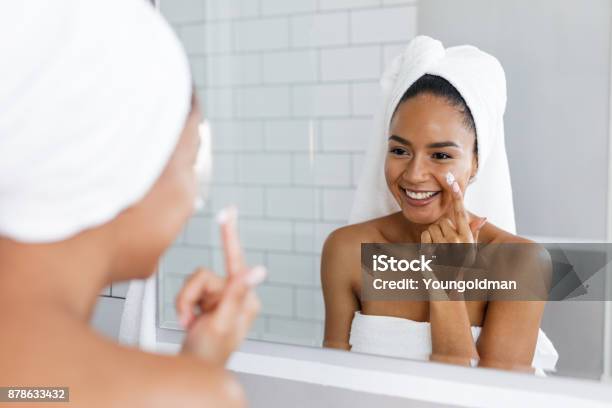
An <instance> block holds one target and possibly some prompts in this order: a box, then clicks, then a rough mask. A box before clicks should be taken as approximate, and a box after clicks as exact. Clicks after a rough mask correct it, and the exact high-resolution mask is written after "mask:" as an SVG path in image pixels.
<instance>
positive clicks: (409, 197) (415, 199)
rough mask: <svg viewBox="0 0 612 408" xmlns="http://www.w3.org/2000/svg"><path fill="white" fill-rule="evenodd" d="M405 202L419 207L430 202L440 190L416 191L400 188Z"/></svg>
mask: <svg viewBox="0 0 612 408" xmlns="http://www.w3.org/2000/svg"><path fill="white" fill-rule="evenodd" d="M402 191H403V192H404V197H405V198H406V202H407V203H408V204H410V205H412V206H417V207H421V206H424V205H427V204H429V203H431V202H432V201H433V200H435V198H436V197H437V196H438V195H439V194H440V191H417V190H410V189H405V188H402Z"/></svg>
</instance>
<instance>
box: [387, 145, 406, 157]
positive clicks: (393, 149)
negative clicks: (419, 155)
mask: <svg viewBox="0 0 612 408" xmlns="http://www.w3.org/2000/svg"><path fill="white" fill-rule="evenodd" d="M389 153H391V154H394V155H396V156H405V155H407V154H410V153H409V152H408V150H406V149H404V148H401V147H391V148H390V149H389Z"/></svg>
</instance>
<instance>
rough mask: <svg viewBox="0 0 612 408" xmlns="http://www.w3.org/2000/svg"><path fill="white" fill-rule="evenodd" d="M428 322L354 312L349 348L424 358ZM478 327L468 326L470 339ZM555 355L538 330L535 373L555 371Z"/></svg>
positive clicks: (428, 351) (427, 350)
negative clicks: (470, 327)
mask: <svg viewBox="0 0 612 408" xmlns="http://www.w3.org/2000/svg"><path fill="white" fill-rule="evenodd" d="M430 326H431V325H430V324H429V322H416V321H414V320H409V319H402V318H398V317H390V316H371V315H363V314H361V313H360V312H356V313H355V316H354V317H353V323H352V325H351V336H350V339H349V344H350V345H351V351H355V352H359V353H368V354H377V355H383V356H388V357H400V358H409V359H412V360H422V361H428V360H429V355H430V354H431V327H430ZM481 329H482V328H481V327H477V326H472V336H473V338H474V341H476V340H477V339H478V337H479V336H480V331H481ZM558 359H559V354H558V353H557V350H555V347H554V346H553V344H552V342H551V341H550V340H549V339H548V337H546V334H545V333H544V332H543V331H542V330H540V332H539V333H538V341H537V344H536V348H535V354H534V356H533V362H532V367H533V368H535V373H536V375H540V376H543V375H545V373H546V372H551V371H555V366H556V364H557V360H558Z"/></svg>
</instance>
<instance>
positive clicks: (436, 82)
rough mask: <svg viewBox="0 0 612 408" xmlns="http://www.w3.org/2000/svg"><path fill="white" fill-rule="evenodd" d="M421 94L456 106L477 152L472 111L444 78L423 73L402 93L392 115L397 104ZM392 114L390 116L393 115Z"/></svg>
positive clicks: (476, 137)
mask: <svg viewBox="0 0 612 408" xmlns="http://www.w3.org/2000/svg"><path fill="white" fill-rule="evenodd" d="M421 94H430V95H434V96H439V97H442V98H444V99H445V100H446V101H447V102H448V103H449V104H450V105H451V106H452V107H454V108H456V109H457V110H459V112H461V113H462V114H463V124H464V125H465V127H466V128H467V129H468V130H470V131H472V132H473V133H474V138H475V140H474V153H478V143H477V142H478V136H477V134H476V123H475V122H474V117H473V116H472V111H471V110H470V107H469V106H468V105H467V103H466V102H465V99H463V96H461V94H460V93H459V91H458V90H457V88H455V87H454V86H453V85H452V84H451V83H450V82H448V81H447V80H446V79H444V78H442V77H439V76H436V75H430V74H425V75H423V76H422V77H420V78H419V79H417V80H416V82H414V83H413V84H412V85H411V86H410V88H408V90H406V92H404V95H402V97H401V99H400V101H399V103H398V104H397V106H396V107H395V111H394V112H393V116H395V113H396V112H397V109H398V108H399V106H400V105H401V104H402V103H404V102H406V101H407V100H408V99H410V98H414V97H416V96H418V95H421ZM393 116H392V117H393Z"/></svg>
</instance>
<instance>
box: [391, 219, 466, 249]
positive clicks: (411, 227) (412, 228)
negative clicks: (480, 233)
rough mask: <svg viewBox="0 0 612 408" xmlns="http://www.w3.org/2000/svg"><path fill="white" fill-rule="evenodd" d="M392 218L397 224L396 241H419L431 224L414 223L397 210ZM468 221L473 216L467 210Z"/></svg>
mask: <svg viewBox="0 0 612 408" xmlns="http://www.w3.org/2000/svg"><path fill="white" fill-rule="evenodd" d="M394 218H395V219H394V220H393V222H394V223H396V224H395V225H398V226H399V229H398V235H399V239H398V240H397V241H398V242H421V234H422V233H423V232H424V231H426V230H427V228H429V227H430V226H431V225H432V224H416V223H414V222H412V221H409V220H408V219H406V217H404V214H403V213H402V212H401V211H399V212H397V213H396V214H395V217H394ZM468 218H469V222H471V221H473V218H474V216H473V215H472V214H471V213H469V212H468Z"/></svg>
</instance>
